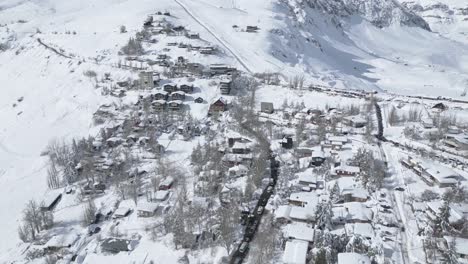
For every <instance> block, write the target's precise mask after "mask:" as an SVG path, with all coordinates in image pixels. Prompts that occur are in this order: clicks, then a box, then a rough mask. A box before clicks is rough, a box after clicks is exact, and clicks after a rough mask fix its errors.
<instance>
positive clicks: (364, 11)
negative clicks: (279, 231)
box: [0, 0, 468, 263]
mask: <svg viewBox="0 0 468 264" xmlns="http://www.w3.org/2000/svg"><path fill="white" fill-rule="evenodd" d="M157 12H159V13H161V12H162V13H165V12H170V14H169V15H164V17H165V18H163V19H161V20H157V22H158V23H161V24H164V23H166V22H167V23H168V24H170V23H173V24H174V25H177V26H179V27H182V28H185V29H184V30H186V29H187V30H190V32H196V33H198V34H199V36H198V35H197V39H196V40H195V39H190V40H187V38H186V36H185V35H177V34H175V35H171V36H167V35H164V34H160V33H158V34H159V35H157V37H155V38H154V39H145V41H143V42H144V43H143V47H144V48H145V50H146V53H145V54H143V55H141V56H140V58H139V59H141V60H137V59H135V58H133V56H124V55H122V54H121V48H122V47H123V46H124V45H126V44H127V42H128V41H129V38H133V37H135V35H136V34H137V33H140V31H141V30H142V25H143V22H144V21H145V19H146V18H147V17H148V15H151V17H153V16H154V17H158V16H162V15H157ZM155 24H156V22H155ZM174 25H172V24H171V26H174ZM161 27H163V26H161ZM250 27H254V28H255V29H253V30H249V28H250ZM467 30H468V4H466V3H465V1H463V0H438V1H436V0H414V1H405V0H399V2H397V0H385V1H383V0H333V1H329V0H274V1H265V0H158V1H154V0H66V1H63V0H4V1H0V83H1V88H0V122H1V124H2V125H1V126H0V194H1V195H0V197H1V199H0V209H1V210H2V211H3V212H5V213H6V214H7V216H6V217H2V220H1V224H2V225H0V238H2V239H1V240H0V263H10V262H11V261H26V260H25V258H24V256H23V254H24V252H26V251H27V250H28V249H30V247H31V245H32V243H31V244H27V243H23V242H21V241H20V239H19V238H18V230H17V228H18V226H19V225H20V223H21V218H22V213H23V209H24V205H25V204H26V203H27V202H28V201H29V200H30V199H35V200H37V201H40V200H42V199H43V198H44V195H48V194H50V193H51V191H50V190H49V188H48V186H47V173H48V169H49V167H50V160H49V158H48V157H47V153H46V152H45V151H46V149H47V146H48V145H49V144H50V143H51V142H54V141H59V142H66V143H70V141H71V140H72V139H76V138H81V137H88V136H90V135H91V136H96V137H99V136H101V135H100V129H101V128H107V126H110V125H113V124H114V123H113V122H111V121H109V120H106V122H103V123H101V124H97V122H94V120H93V114H95V112H96V111H97V110H98V109H101V108H100V107H101V106H103V105H105V106H106V107H109V106H112V107H114V108H115V110H116V111H117V112H119V111H120V112H119V113H118V114H119V115H116V116H118V117H119V118H118V122H120V121H122V120H129V119H131V118H133V117H134V116H133V115H132V114H135V113H137V114H135V115H136V116H137V117H135V118H140V115H142V114H141V112H138V111H135V113H133V112H132V114H129V113H128V112H130V110H128V109H133V108H132V107H135V108H136V105H137V102H139V100H140V99H141V100H143V99H142V98H146V97H151V96H154V94H152V93H151V92H148V93H145V92H140V91H134V90H131V91H127V92H126V93H125V95H120V94H119V95H115V94H112V93H111V92H109V90H112V91H114V90H113V89H116V86H117V83H126V82H128V83H130V84H131V83H132V81H137V79H138V78H139V75H138V74H139V71H140V70H143V69H145V70H152V71H155V72H158V73H160V74H161V76H163V75H164V76H165V77H164V78H162V80H161V82H160V83H159V84H158V85H159V86H158V89H160V88H161V87H162V86H163V85H165V84H172V83H174V84H176V85H179V86H180V85H182V84H185V83H188V82H190V83H191V84H192V89H193V86H195V90H194V91H195V92H194V95H189V94H187V99H186V100H187V101H189V100H190V103H187V102H184V103H183V104H182V106H183V107H184V106H186V107H188V109H189V111H188V113H189V115H187V116H189V117H187V116H184V117H183V118H187V119H190V120H192V118H193V119H196V120H197V121H199V122H200V123H202V124H203V125H204V126H210V125H212V123H215V125H213V127H214V128H213V127H212V128H211V130H212V131H215V132H216V133H226V134H229V133H228V131H230V129H232V127H234V126H235V125H233V124H232V123H233V121H232V120H231V119H230V118H231V117H226V116H222V115H221V117H220V118H219V120H218V119H217V120H215V121H213V120H211V119H209V118H207V113H208V112H209V111H211V103H213V102H216V100H218V99H219V98H220V97H223V98H224V99H225V100H226V104H228V105H229V106H231V104H233V105H236V104H238V103H239V102H240V100H238V97H241V96H243V95H245V94H239V93H240V92H236V93H233V94H230V95H225V94H224V93H223V92H222V91H220V90H219V89H218V84H220V83H222V82H223V81H224V77H226V76H223V77H219V78H218V77H216V76H215V77H212V76H209V77H207V76H206V75H203V74H202V73H204V72H202V71H201V70H200V78H198V79H193V77H190V76H182V77H180V76H173V77H167V76H170V72H168V70H167V69H166V68H165V66H161V65H159V64H156V59H155V58H156V57H158V55H160V54H162V53H164V55H165V56H167V57H169V58H170V59H171V60H173V61H178V62H177V63H179V60H182V62H181V63H184V60H188V61H190V62H196V63H198V64H200V65H202V66H204V67H209V65H214V64H216V65H218V64H226V65H228V66H232V67H235V68H237V69H238V70H239V71H240V72H241V73H242V74H245V75H247V76H249V77H251V76H252V75H254V74H261V73H277V74H278V76H279V82H278V83H276V84H272V85H271V86H269V85H270V84H268V85H267V84H262V87H261V88H260V89H259V91H258V93H257V94H255V93H253V95H252V98H253V97H255V96H257V97H258V98H256V99H257V100H258V101H257V102H255V103H253V104H252V106H251V107H256V108H260V101H262V102H263V101H264V100H265V101H268V102H272V103H274V105H275V107H277V108H278V107H279V105H281V104H282V103H283V104H285V102H286V105H287V102H288V101H289V102H290V103H291V105H292V104H293V103H294V104H297V105H298V107H299V105H302V106H303V107H304V108H314V107H316V108H320V109H325V108H329V107H330V105H331V106H333V107H331V108H334V107H342V108H343V109H344V108H346V107H348V106H349V105H351V104H357V105H363V104H364V101H365V95H364V94H359V96H357V97H354V96H349V95H346V96H343V97H341V96H336V94H334V93H325V94H322V93H319V92H315V91H314V92H312V91H299V90H294V91H293V90H292V89H288V88H285V87H288V85H291V82H292V81H293V80H294V79H295V78H296V80H297V79H301V78H303V80H304V83H305V84H304V87H308V86H309V85H318V86H321V87H330V88H337V89H343V90H361V91H366V92H369V91H378V92H379V94H383V95H382V98H383V99H382V98H381V99H382V100H384V99H387V98H390V97H391V96H393V95H398V96H405V95H410V96H428V97H432V98H437V97H440V96H442V97H449V98H455V99H461V100H467V98H466V94H467V90H468V38H467V33H466V32H467ZM249 31H252V32H249ZM184 41H190V43H191V44H193V45H194V46H197V49H195V48H194V49H193V50H192V49H191V47H190V48H189V49H182V48H181V46H183V45H180V44H185V43H183V42H184ZM169 47H170V48H169ZM203 47H207V48H209V49H213V50H216V52H215V54H214V55H213V54H211V53H210V55H206V54H202V53H201V52H199V50H200V49H203ZM181 57H182V58H181ZM149 62H151V63H154V64H150V63H149ZM122 63H124V66H122ZM127 63H128V64H127ZM171 63H172V62H171ZM177 63H174V64H177ZM148 65H149V66H148ZM194 67H195V66H194ZM197 70H198V68H197ZM228 77H229V78H231V77H232V76H228ZM128 83H127V84H126V85H129V84H128ZM243 85H244V84H243ZM245 86H248V85H247V84H245ZM242 88H243V89H246V88H245V87H242ZM239 91H246V90H241V89H239ZM340 91H341V90H340ZM161 94H163V95H164V96H166V99H167V94H164V93H161ZM195 94H196V95H195ZM183 95H184V100H185V93H184V94H183ZM145 96H146V97H145ZM196 99H200V103H195V100H196ZM224 99H223V100H224ZM223 100H220V101H219V102H222V103H224V101H223ZM172 102H173V101H172ZM164 104H166V102H164ZM426 104H427V105H429V104H430V103H427V102H426ZM138 107H142V108H143V106H138ZM262 107H263V106H262ZM457 107H459V106H458V105H457ZM284 108H287V107H284ZM291 108H292V107H291ZM358 108H359V107H358ZM127 110H128V112H126V111H127ZM140 110H141V109H140ZM250 110H251V111H253V110H252V109H250ZM303 110H304V109H303ZM327 110H328V109H327ZM463 110H464V109H463ZM223 111H224V110H223ZM460 111H462V110H460ZM285 112H288V111H286V110H285ZM291 112H297V111H295V110H294V111H291ZM301 114H303V113H301ZM288 115H289V113H288ZM278 116H279V115H278ZM171 118H172V116H171ZM275 118H279V117H275ZM281 118H283V117H281ZM462 119H463V118H462ZM302 120H303V119H302ZM113 121H115V120H113ZM115 122H116V123H118V122H117V121H115ZM299 122H300V121H298V120H295V121H294V122H289V121H288V122H285V123H287V125H285V127H287V128H285V130H284V131H287V134H294V133H296V132H291V131H293V130H294V129H291V126H293V127H294V126H296V125H299V124H300V123H299ZM372 122H373V121H371V123H372ZM273 123H274V122H273ZM278 124H282V123H281V122H278ZM170 125H172V126H175V125H176V123H174V124H170ZM275 125H277V124H275ZM136 126H137V125H135V127H136ZM168 127H169V125H168ZM173 129H174V131H176V130H183V129H180V127H177V128H173ZM236 129H238V128H236ZM244 129H245V128H244ZM281 129H283V127H282V128H281ZM335 129H336V128H335ZM162 130H163V131H164V133H163V132H161V133H160V134H158V140H159V141H158V142H160V143H161V144H162V145H164V147H165V148H167V153H169V154H167V155H168V162H169V163H170V164H171V165H172V166H176V167H177V166H178V167H179V168H182V169H184V173H186V172H187V171H190V172H189V173H187V175H188V176H187V177H188V180H187V182H188V183H189V184H188V185H190V184H191V185H192V186H190V187H189V188H188V190H187V189H184V190H183V191H184V192H186V195H191V196H193V195H194V193H195V190H194V189H195V183H194V182H193V181H195V180H194V175H192V174H195V173H193V172H192V171H191V170H192V167H191V166H192V165H193V164H192V163H191V162H190V158H191V154H192V149H193V148H194V147H195V146H197V145H200V144H204V143H206V142H210V141H213V142H218V141H222V140H224V139H225V138H224V136H225V135H224V134H222V135H219V134H218V135H217V137H215V136H213V135H211V134H209V135H202V136H199V135H198V136H197V137H196V139H190V140H188V139H186V138H183V137H182V136H181V135H179V134H183V133H185V132H177V133H176V132H173V133H172V134H171V135H169V133H168V132H167V131H166V130H165V129H162ZM208 130H209V129H208ZM234 130H235V129H234ZM371 130H372V129H371ZM221 131H222V132H221ZM284 131H281V132H278V133H284ZM215 132H213V133H215ZM361 132H362V131H359V133H357V134H358V135H360V133H361ZM399 132H400V133H401V131H399ZM198 133H200V132H198ZM236 133H237V131H236ZM271 133H272V132H271ZM154 134H156V133H154ZM272 134H273V133H272ZM361 134H362V133H361ZM145 136H148V135H145ZM142 137H143V136H142ZM271 137H273V136H271ZM174 138H175V139H174ZM213 138H215V139H216V140H215V139H213ZM359 140H362V138H358V139H357V140H356V142H361V141H359ZM143 141H144V140H143ZM253 141H254V142H253V143H257V142H255V140H253ZM253 143H252V144H253ZM276 143H278V142H276ZM358 145H359V146H360V143H359V144H358ZM373 146H374V145H373ZM221 149H222V148H219V149H216V151H220V152H222V151H221ZM356 149H357V148H356V147H355V146H353V147H352V148H351V149H350V150H347V151H348V152H349V153H348V152H347V153H346V155H348V156H349V155H351V154H352V153H351V152H353V151H354V152H355V151H356ZM351 150H352V151H351ZM144 151H146V150H144ZM144 151H141V152H142V153H143V154H142V153H140V152H139V153H138V154H141V155H142V156H144V158H142V159H143V160H146V159H148V160H151V161H150V162H148V164H144V165H145V166H147V167H144V168H148V169H147V170H148V171H150V170H154V166H156V165H155V164H156V162H155V161H154V160H153V159H154V158H153V157H151V158H147V157H146V156H145V155H146V154H147V153H145V152H144ZM372 151H379V150H378V149H373V150H372ZM392 151H394V150H392ZM395 152H396V151H395ZM49 154H50V153H49ZM120 154H121V153H120ZM223 154H224V152H223ZM113 155H115V156H118V155H117V154H113ZM288 155H289V154H288ZM398 155H401V154H398ZM103 156H104V158H107V156H105V155H103ZM109 156H110V154H109ZM148 156H150V155H148ZM285 156H286V157H289V156H287V155H285ZM99 158H102V156H99ZM104 158H103V159H104ZM218 162H220V161H219V160H218ZM282 162H284V161H282ZM284 163H287V162H284ZM75 165H76V164H75ZM395 166H399V164H398V162H396V165H395ZM197 173H198V172H197ZM210 173H211V171H210ZM229 173H237V172H236V171H234V172H232V171H231V170H230V171H229ZM107 176H109V177H110V175H107ZM93 181H94V179H93ZM148 181H149V180H148ZM184 184H185V182H184ZM223 184H224V182H223ZM244 185H245V183H244V182H243V180H239V181H237V182H234V183H232V186H234V187H236V186H237V187H239V186H241V187H242V188H243V186H244ZM228 187H231V186H228ZM257 187H258V186H257ZM61 188H62V189H63V188H65V186H62V187H61ZM184 188H185V186H184ZM239 188H240V187H239ZM246 188H247V187H246ZM221 189H223V190H225V189H226V188H221ZM227 189H230V188H227ZM106 191H107V190H106ZM178 194H179V193H173V194H171V195H168V197H169V198H168V200H169V201H170V202H174V201H175V200H176V198H178V197H177V196H178ZM106 195H108V196H102V197H100V198H99V201H100V202H101V203H103V204H105V203H111V202H109V201H113V200H112V199H111V198H115V197H114V196H112V195H110V194H109V193H106ZM138 195H140V194H138ZM76 196H77V195H76ZM140 196H141V195H140ZM181 196H182V195H181ZM219 196H220V195H219ZM75 198H76V199H75ZM64 200H65V201H64V202H62V203H63V204H61V206H60V207H59V209H58V212H57V214H56V216H55V217H56V221H57V223H59V225H58V229H59V231H57V230H54V232H55V231H57V232H59V233H60V232H62V233H66V232H71V233H73V234H74V232H76V233H79V232H81V233H83V234H84V236H86V235H87V232H86V230H84V229H83V230H84V231H83V230H82V227H81V225H80V223H79V221H77V220H76V219H74V217H75V218H77V217H79V216H78V215H79V214H80V211H79V210H80V208H81V204H80V203H79V202H77V201H76V200H78V198H77V197H71V196H69V197H68V198H66V199H64ZM169 201H168V204H169ZM128 204H129V205H127V206H128V207H130V208H132V209H135V210H134V211H136V201H135V203H128ZM169 207H170V206H169V205H168V208H169ZM262 209H263V207H262ZM165 210H166V209H165ZM127 220H128V221H127ZM135 223H136V224H135ZM149 224H153V223H149V221H145V220H141V219H139V218H137V216H136V213H134V214H132V215H131V216H130V218H129V219H126V220H125V221H124V222H123V223H121V224H120V222H118V223H117V224H115V226H117V225H120V228H122V229H124V230H125V231H126V232H127V234H128V233H130V234H131V233H132V232H134V231H135V230H137V231H138V232H144V231H147V230H146V228H147V225H149ZM158 224H160V223H158ZM115 226H113V225H112V226H111V225H109V226H105V227H104V226H103V230H106V232H107V231H109V232H111V231H113V228H114V227H115ZM135 226H136V227H135ZM62 228H63V230H62ZM72 231H73V232H72ZM137 231H135V232H137ZM210 232H211V231H210ZM150 237H151V236H150V235H148V234H145V235H144V236H143V237H142V238H141V236H140V237H139V239H141V241H140V247H139V248H138V249H137V250H136V251H135V252H134V253H133V255H131V257H129V258H130V259H131V260H132V261H135V262H138V263H140V262H144V261H146V259H147V258H153V259H157V258H158V257H161V256H162V257H161V259H162V260H161V261H166V262H165V263H175V262H176V259H179V258H182V257H187V256H188V254H187V252H184V251H183V250H180V249H178V248H177V247H174V246H173V245H172V244H171V243H172V237H171V234H165V236H164V237H163V238H162V239H161V240H158V241H156V242H155V241H153V240H154V239H153V238H152V237H151V238H150ZM197 239H198V238H197ZM83 241H84V242H83V244H80V245H79V247H77V249H76V250H77V252H79V251H81V253H82V251H87V250H88V249H89V250H90V251H92V249H93V248H94V249H95V248H97V247H98V246H97V243H98V242H97V241H95V240H91V239H89V240H87V239H83ZM41 242H44V241H41ZM85 242H86V243H85ZM153 247H155V248H157V249H158V250H157V251H159V252H164V253H162V255H158V252H151V253H147V251H150V250H148V249H149V248H153ZM83 249H86V250H83ZM212 249H213V251H211V250H212ZM74 250H75V248H74ZM227 251H229V250H227ZM98 253H100V252H97V253H96V251H93V253H92V254H90V255H89V256H88V258H87V259H86V261H87V262H83V263H98V262H103V263H104V262H106V261H110V259H111V258H113V260H112V261H114V260H115V262H116V263H118V261H121V263H128V259H125V257H122V256H120V257H119V256H117V257H115V258H114V257H109V258H108V259H105V260H102V259H101V256H100V255H99V254H98ZM129 254H130V253H129ZM197 254H198V253H197ZM199 254H200V255H197V256H198V257H199V259H198V260H200V259H202V257H203V258H205V259H211V257H210V256H211V254H212V255H213V256H214V257H213V258H214V259H216V260H219V259H221V257H223V256H226V255H228V254H227V252H225V250H224V249H223V250H221V249H219V247H213V248H210V250H209V252H208V251H207V252H201V253H199ZM200 256H202V257H200ZM187 258H190V260H193V259H195V258H196V257H195V256H193V255H190V256H188V257H187ZM38 263H42V262H38ZM106 263H107V262H106ZM190 263H193V262H190Z"/></svg>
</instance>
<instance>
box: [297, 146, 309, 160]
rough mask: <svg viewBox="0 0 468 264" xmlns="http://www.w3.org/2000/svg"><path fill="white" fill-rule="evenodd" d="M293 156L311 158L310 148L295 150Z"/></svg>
mask: <svg viewBox="0 0 468 264" xmlns="http://www.w3.org/2000/svg"><path fill="white" fill-rule="evenodd" d="M294 154H295V155H296V157H298V158H305V157H312V149H311V148H296V149H295V150H294Z"/></svg>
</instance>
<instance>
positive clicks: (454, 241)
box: [444, 236, 468, 263]
mask: <svg viewBox="0 0 468 264" xmlns="http://www.w3.org/2000/svg"><path fill="white" fill-rule="evenodd" d="M444 240H445V243H446V245H447V248H448V249H452V247H454V248H453V249H452V250H453V251H454V252H455V253H456V254H457V256H458V257H459V258H460V259H464V260H465V261H466V262H468V239H467V238H461V237H452V236H444ZM460 263H462V262H460ZM463 263H465V262H463Z"/></svg>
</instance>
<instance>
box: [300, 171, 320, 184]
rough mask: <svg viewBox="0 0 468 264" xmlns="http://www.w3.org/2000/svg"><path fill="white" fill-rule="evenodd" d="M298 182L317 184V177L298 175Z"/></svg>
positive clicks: (308, 174) (309, 174) (304, 174)
mask: <svg viewBox="0 0 468 264" xmlns="http://www.w3.org/2000/svg"><path fill="white" fill-rule="evenodd" d="M299 182H305V183H316V182H317V175H314V174H311V173H310V172H309V173H307V174H306V173H300V174H299Z"/></svg>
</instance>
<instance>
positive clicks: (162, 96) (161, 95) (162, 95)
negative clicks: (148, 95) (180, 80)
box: [152, 91, 169, 100]
mask: <svg viewBox="0 0 468 264" xmlns="http://www.w3.org/2000/svg"><path fill="white" fill-rule="evenodd" d="M168 94H169V93H168V92H166V91H157V92H155V93H154V94H152V97H153V100H167V97H168Z"/></svg>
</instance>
